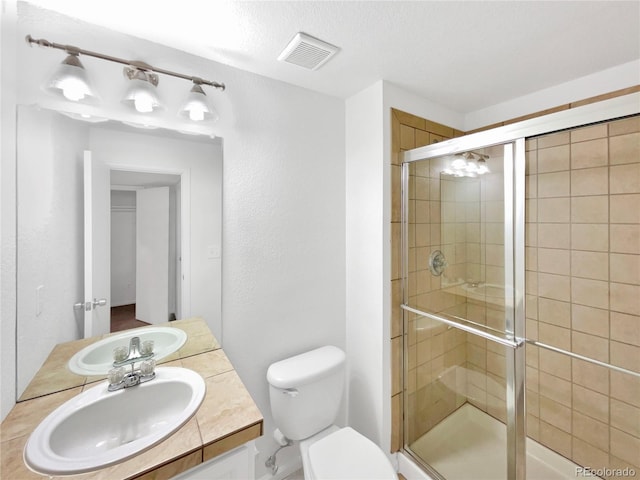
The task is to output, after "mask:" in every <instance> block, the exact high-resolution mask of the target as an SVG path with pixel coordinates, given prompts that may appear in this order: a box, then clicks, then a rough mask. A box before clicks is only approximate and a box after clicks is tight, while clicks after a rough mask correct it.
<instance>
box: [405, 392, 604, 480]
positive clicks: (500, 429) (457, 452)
mask: <svg viewBox="0 0 640 480" xmlns="http://www.w3.org/2000/svg"><path fill="white" fill-rule="evenodd" d="M506 436H507V428H506V426H505V425H504V424H503V423H502V422H500V421H498V420H496V419H495V418H493V417H492V416H491V415H488V414H486V413H484V412H483V411H482V410H480V409H478V408H476V407H474V406H473V405H471V404H470V403H466V404H465V405H463V406H462V407H460V408H459V409H458V410H456V411H455V412H454V413H452V414H451V415H449V416H448V417H447V418H445V419H444V420H443V421H442V422H440V423H439V424H438V425H436V426H435V427H434V428H432V429H431V430H430V431H429V432H427V433H425V434H424V435H423V436H421V437H420V438H418V439H417V440H416V441H415V442H413V443H412V444H411V445H410V449H411V451H412V452H413V453H414V455H416V456H418V457H420V458H421V459H422V460H423V461H425V462H426V463H428V464H429V465H431V466H432V467H433V468H434V469H435V470H437V471H438V472H440V474H441V475H442V476H444V477H445V478H447V480H500V479H504V480H506V478H507V472H506V465H507V451H506V443H507V440H506ZM526 445H527V480H556V479H557V480H564V479H575V478H582V477H583V476H584V475H580V472H581V471H582V470H581V467H580V466H579V465H577V464H575V463H573V462H571V461H570V460H567V459H566V458H565V457H563V456H562V455H559V454H557V453H556V452H554V451H553V450H550V449H549V448H547V447H545V446H543V445H541V444H540V443H538V442H536V441H534V440H532V439H530V438H527V443H526ZM592 478H597V477H592Z"/></svg>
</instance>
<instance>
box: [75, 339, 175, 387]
mask: <svg viewBox="0 0 640 480" xmlns="http://www.w3.org/2000/svg"><path fill="white" fill-rule="evenodd" d="M133 337H140V342H144V341H145V340H153V342H154V349H153V350H154V353H155V356H154V358H155V359H156V360H160V359H161V358H164V357H166V356H167V355H171V354H172V353H173V352H175V351H176V350H178V349H179V348H181V347H182V346H183V345H184V343H185V342H186V341H187V334H186V333H185V332H184V331H183V330H180V329H179V328H174V327H142V328H136V329H133V330H127V331H126V332H123V333H118V334H115V335H110V336H108V337H107V338H104V339H102V340H99V341H97V342H95V343H92V344H91V345H89V346H87V347H85V348H83V349H82V350H80V351H79V352H78V353H76V354H75V355H74V356H73V357H71V359H70V360H69V370H71V371H72V372H73V373H77V374H78V375H106V374H107V373H108V372H109V370H110V369H111V368H113V349H114V348H115V347H119V346H126V347H128V346H129V341H130V340H131V339H132V338H133Z"/></svg>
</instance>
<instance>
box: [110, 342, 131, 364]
mask: <svg viewBox="0 0 640 480" xmlns="http://www.w3.org/2000/svg"><path fill="white" fill-rule="evenodd" d="M128 356H129V348H128V347H126V346H124V345H120V346H119V347H115V348H114V349H113V361H114V362H122V361H123V360H126V359H127V357H128Z"/></svg>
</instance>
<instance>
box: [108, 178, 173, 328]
mask: <svg viewBox="0 0 640 480" xmlns="http://www.w3.org/2000/svg"><path fill="white" fill-rule="evenodd" d="M180 180H181V177H180V175H173V174H159V173H148V172H136V171H122V170H111V271H110V277H111V317H110V331H111V332H115V331H120V330H126V329H129V328H135V327H140V326H144V325H150V324H155V323H164V322H166V321H170V320H175V319H176V318H180V296H181V293H180V292H181V287H182V282H181V275H180V272H181V268H180V260H181V255H180V250H181V235H180V230H181V222H180V207H179V202H180V191H181V183H180Z"/></svg>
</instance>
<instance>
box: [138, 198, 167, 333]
mask: <svg viewBox="0 0 640 480" xmlns="http://www.w3.org/2000/svg"><path fill="white" fill-rule="evenodd" d="M136 318H137V319H138V320H142V321H143V322H147V323H152V324H157V323H164V322H167V321H169V187H157V188H145V189H142V190H138V191H137V192H136Z"/></svg>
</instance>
